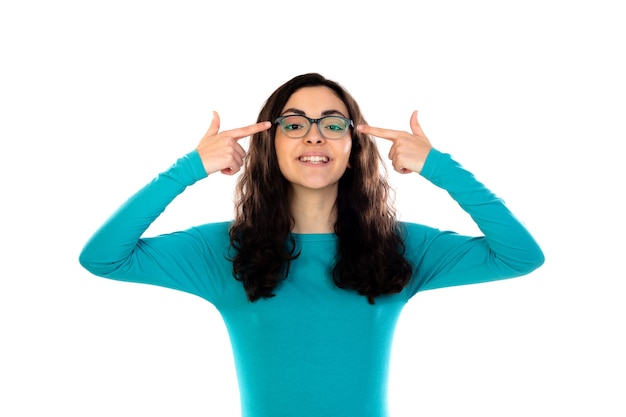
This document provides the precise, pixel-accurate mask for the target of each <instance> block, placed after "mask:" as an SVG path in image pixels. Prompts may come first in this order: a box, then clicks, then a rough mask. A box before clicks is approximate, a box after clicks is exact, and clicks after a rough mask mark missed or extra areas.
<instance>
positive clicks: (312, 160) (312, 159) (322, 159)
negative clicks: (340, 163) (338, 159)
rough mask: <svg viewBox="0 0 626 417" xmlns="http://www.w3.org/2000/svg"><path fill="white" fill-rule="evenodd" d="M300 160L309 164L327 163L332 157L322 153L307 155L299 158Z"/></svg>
mask: <svg viewBox="0 0 626 417" xmlns="http://www.w3.org/2000/svg"><path fill="white" fill-rule="evenodd" d="M298 161H300V162H307V163H309V164H327V163H328V161H330V158H329V157H327V156H322V155H306V156H301V157H299V158H298Z"/></svg>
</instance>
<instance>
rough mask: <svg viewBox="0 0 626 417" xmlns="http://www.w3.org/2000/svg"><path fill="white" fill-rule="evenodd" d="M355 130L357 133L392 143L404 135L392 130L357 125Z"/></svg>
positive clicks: (399, 131) (401, 132)
mask: <svg viewBox="0 0 626 417" xmlns="http://www.w3.org/2000/svg"><path fill="white" fill-rule="evenodd" d="M357 130H358V131H359V132H362V133H365V134H368V135H372V136H376V137H377V138H381V139H387V140H390V141H392V142H394V141H395V140H396V139H398V138H399V137H400V136H401V135H403V134H404V132H403V131H401V130H393V129H382V128H380V127H373V126H368V125H358V126H357Z"/></svg>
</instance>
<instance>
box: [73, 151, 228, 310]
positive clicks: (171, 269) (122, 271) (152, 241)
mask: <svg viewBox="0 0 626 417" xmlns="http://www.w3.org/2000/svg"><path fill="white" fill-rule="evenodd" d="M206 176H207V174H206V172H205V171H204V168H203V167H202V162H201V160H200V156H199V155H198V153H197V152H196V151H193V152H190V153H189V154H187V155H185V156H183V157H182V158H180V159H179V160H177V161H176V163H175V164H174V165H172V166H171V167H170V168H169V169H167V170H166V171H164V172H162V173H161V174H159V175H158V176H157V177H156V178H154V179H153V180H152V181H151V182H150V183H148V184H147V185H146V186H144V187H143V188H142V189H140V190H139V191H138V192H137V193H135V194H134V195H133V196H132V197H131V198H129V199H128V200H127V201H126V202H125V203H124V204H123V205H122V206H121V207H120V208H119V209H118V210H117V211H116V212H115V213H113V215H112V216H111V217H110V218H109V219H108V220H107V221H106V222H105V223H104V224H103V225H102V226H101V227H100V228H99V229H98V230H97V231H96V233H95V234H94V235H93V236H92V237H91V238H90V239H89V241H88V242H87V244H86V245H85V246H84V248H83V250H82V252H81V254H80V257H79V262H80V263H81V265H82V266H83V267H84V268H85V269H87V270H88V271H90V272H91V273H93V274H95V275H98V276H101V277H106V278H112V279H117V280H123V281H133V282H140V283H147V284H154V285H160V286H164V287H169V288H173V289H177V290H181V291H186V292H189V293H193V294H196V295H199V296H201V297H203V298H207V299H209V298H211V294H212V293H213V292H214V290H215V289H214V288H210V286H211V285H212V284H211V281H209V280H207V277H208V276H209V275H210V273H211V268H212V267H213V266H212V265H209V263H210V261H211V259H215V260H216V263H220V262H222V263H223V253H222V251H221V247H220V246H219V245H217V247H218V249H217V250H215V252H216V253H211V251H212V250H214V249H215V247H213V248H212V247H211V245H210V244H209V243H208V242H207V239H206V235H209V236H210V234H211V231H212V230H208V229H210V228H211V227H212V226H211V225H205V226H202V227H198V228H192V229H189V230H186V231H180V232H175V233H172V234H167V235H161V236H157V237H153V238H142V235H143V233H144V232H145V231H146V230H147V229H148V227H149V226H150V225H151V224H152V222H154V220H155V219H156V218H157V217H158V216H159V215H160V214H161V213H162V212H163V211H164V210H165V208H166V207H167V206H168V204H170V203H171V202H172V201H173V200H174V198H176V196H178V195H179V194H180V193H182V192H183V191H184V190H185V189H186V187H188V186H190V185H192V184H194V183H195V182H196V181H198V180H200V179H202V178H205V177H206ZM213 227H214V229H216V230H215V234H219V235H221V236H223V235H224V233H223V231H224V228H225V227H224V226H220V225H214V226H213ZM207 228H208V229H207ZM217 229H219V230H217ZM222 240H223V239H222Z"/></svg>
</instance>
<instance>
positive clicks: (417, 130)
mask: <svg viewBox="0 0 626 417" xmlns="http://www.w3.org/2000/svg"><path fill="white" fill-rule="evenodd" d="M411 131H412V132H413V134H414V135H419V136H424V132H423V131H422V127H421V126H420V124H419V122H418V121H417V110H415V111H414V112H413V114H412V115H411Z"/></svg>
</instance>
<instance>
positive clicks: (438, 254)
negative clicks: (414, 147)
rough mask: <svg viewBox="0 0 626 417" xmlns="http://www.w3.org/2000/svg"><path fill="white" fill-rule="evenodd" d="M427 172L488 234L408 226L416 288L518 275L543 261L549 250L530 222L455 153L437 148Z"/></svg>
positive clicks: (435, 183) (409, 250)
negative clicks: (518, 215) (544, 249)
mask: <svg viewBox="0 0 626 417" xmlns="http://www.w3.org/2000/svg"><path fill="white" fill-rule="evenodd" d="M421 175H422V176H423V177H424V178H426V179H428V180H429V181H431V182H432V183H433V184H434V185H436V186H438V187H440V188H443V189H445V190H446V191H447V192H448V193H449V194H450V196H451V197H452V198H453V199H454V200H455V201H456V202H457V203H458V204H459V205H460V206H461V208H462V209H463V210H464V211H465V212H467V213H468V214H469V215H470V216H471V217H472V219H473V220H474V221H475V222H476V225H477V226H478V228H479V229H480V230H481V232H482V233H483V236H477V237H471V236H462V235H458V234H456V233H452V232H441V231H439V230H436V229H432V228H426V227H423V226H418V225H407V256H408V257H410V258H412V259H413V260H414V262H416V263H417V265H418V268H417V271H416V278H417V279H416V281H415V282H414V284H413V285H414V288H413V293H414V292H416V291H421V290H427V289H434V288H441V287H448V286H455V285H464V284H473V283H479V282H486V281H493V280H497V279H505V278H512V277H517V276H521V275H525V274H528V273H530V272H532V271H533V270H535V269H536V268H538V267H539V266H541V265H542V264H543V262H544V256H543V252H542V251H541V248H540V247H539V245H538V244H537V242H536V241H535V240H534V238H533V237H532V236H531V234H530V233H529V232H528V230H527V229H526V227H525V226H524V225H523V224H522V223H521V222H520V221H519V220H518V219H517V218H516V217H515V216H514V215H513V213H511V211H509V209H508V208H507V207H506V206H505V204H504V202H503V201H502V200H501V199H500V198H498V197H497V196H496V195H494V194H493V193H492V192H491V191H489V190H488V189H487V188H486V187H485V186H484V185H483V184H481V183H480V182H479V181H477V180H476V179H475V178H474V176H473V175H472V174H471V173H470V172H468V171H467V170H465V169H464V168H463V167H461V165H459V164H458V163H457V162H456V161H454V160H453V159H452V158H451V157H450V155H447V154H443V153H440V152H439V151H437V150H436V149H432V150H431V151H430V153H429V155H428V158H427V159H426V163H425V164H424V168H423V169H422V171H421Z"/></svg>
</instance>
